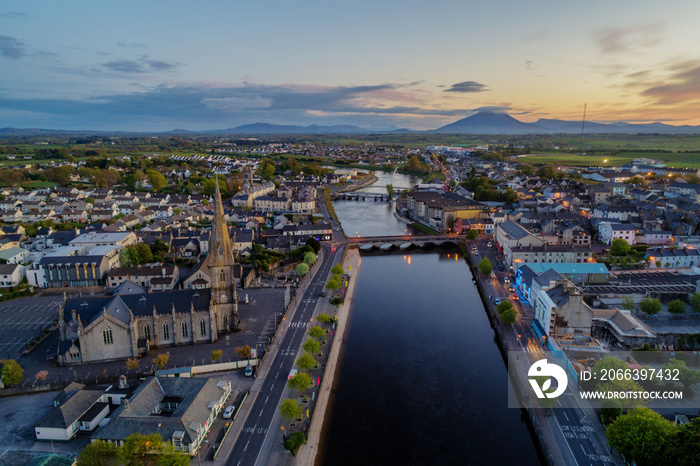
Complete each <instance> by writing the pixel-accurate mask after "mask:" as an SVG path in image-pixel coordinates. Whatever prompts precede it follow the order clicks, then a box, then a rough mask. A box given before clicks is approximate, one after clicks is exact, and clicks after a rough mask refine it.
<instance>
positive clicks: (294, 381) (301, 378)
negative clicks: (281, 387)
mask: <svg viewBox="0 0 700 466" xmlns="http://www.w3.org/2000/svg"><path fill="white" fill-rule="evenodd" d="M313 383H314V382H313V380H311V376H310V375H309V374H307V373H306V372H299V373H297V375H295V376H294V377H292V378H291V379H289V381H288V382H287V384H288V385H289V388H293V389H294V390H298V391H299V394H300V395H301V394H303V393H304V391H306V390H307V389H308V388H310V387H311V385H313Z"/></svg>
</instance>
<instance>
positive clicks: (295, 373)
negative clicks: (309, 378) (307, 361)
mask: <svg viewBox="0 0 700 466" xmlns="http://www.w3.org/2000/svg"><path fill="white" fill-rule="evenodd" d="M297 372H299V371H298V370H296V369H292V370H291V371H289V375H288V376H287V380H289V379H291V378H292V377H294V376H295V375H297Z"/></svg>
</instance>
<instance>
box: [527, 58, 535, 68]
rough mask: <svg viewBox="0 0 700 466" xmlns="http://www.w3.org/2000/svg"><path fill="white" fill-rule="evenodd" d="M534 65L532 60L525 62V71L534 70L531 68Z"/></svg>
mask: <svg viewBox="0 0 700 466" xmlns="http://www.w3.org/2000/svg"><path fill="white" fill-rule="evenodd" d="M534 63H535V62H533V61H532V60H527V61H526V62H525V69H526V70H534V69H536V68H535V67H534V66H532V65H533V64H534Z"/></svg>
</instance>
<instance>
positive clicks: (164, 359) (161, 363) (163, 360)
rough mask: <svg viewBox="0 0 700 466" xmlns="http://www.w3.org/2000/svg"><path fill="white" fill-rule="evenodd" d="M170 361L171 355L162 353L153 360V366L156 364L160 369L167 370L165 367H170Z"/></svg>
mask: <svg viewBox="0 0 700 466" xmlns="http://www.w3.org/2000/svg"><path fill="white" fill-rule="evenodd" d="M168 359H170V354H168V353H161V354H159V355H158V356H156V357H155V358H153V364H155V365H156V367H157V368H158V369H165V366H167V365H168Z"/></svg>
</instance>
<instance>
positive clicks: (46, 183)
mask: <svg viewBox="0 0 700 466" xmlns="http://www.w3.org/2000/svg"><path fill="white" fill-rule="evenodd" d="M56 186H58V184H57V183H54V182H53V181H32V182H31V183H27V184H25V185H22V187H23V188H31V189H36V188H55V187H56Z"/></svg>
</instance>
